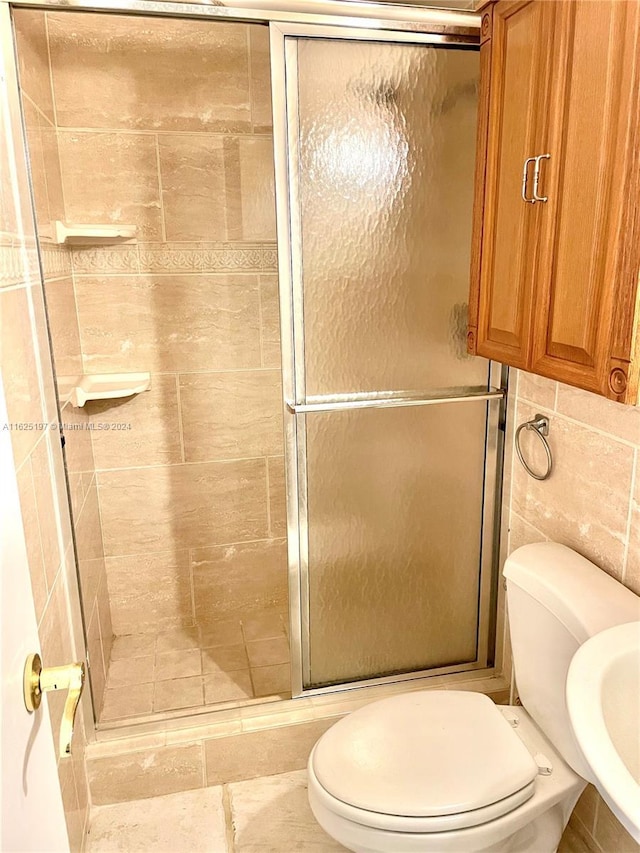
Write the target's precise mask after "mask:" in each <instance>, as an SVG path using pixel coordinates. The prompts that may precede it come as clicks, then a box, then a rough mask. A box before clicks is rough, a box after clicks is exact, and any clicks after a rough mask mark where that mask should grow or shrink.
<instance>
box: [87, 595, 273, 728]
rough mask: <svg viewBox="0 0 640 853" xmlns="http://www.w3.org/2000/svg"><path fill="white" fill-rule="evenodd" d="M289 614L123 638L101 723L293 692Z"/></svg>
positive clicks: (111, 671) (116, 642) (268, 613)
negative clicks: (287, 618) (288, 636)
mask: <svg viewBox="0 0 640 853" xmlns="http://www.w3.org/2000/svg"><path fill="white" fill-rule="evenodd" d="M285 620H286V614H284V613H282V612H280V611H274V610H269V611H264V612H261V613H256V614H253V615H251V616H249V617H246V618H244V619H242V620H233V619H232V620H226V621H223V622H217V623H215V624H211V625H202V626H199V627H195V628H176V629H174V630H172V631H164V632H161V633H158V634H132V635H128V636H124V637H116V638H115V640H114V642H113V650H112V653H111V663H110V666H109V675H108V678H107V688H106V691H105V700H104V707H103V709H102V714H101V715H100V721H101V722H113V721H116V720H128V719H130V718H131V717H140V716H149V715H153V714H160V713H162V714H164V713H166V712H168V711H175V710H181V709H194V708H198V707H206V706H208V705H215V704H218V703H221V702H242V701H243V700H247V699H253V698H257V697H263V696H265V697H266V696H282V697H285V698H286V697H287V696H290V674H289V672H290V654H289V641H288V638H287V623H286V621H285Z"/></svg>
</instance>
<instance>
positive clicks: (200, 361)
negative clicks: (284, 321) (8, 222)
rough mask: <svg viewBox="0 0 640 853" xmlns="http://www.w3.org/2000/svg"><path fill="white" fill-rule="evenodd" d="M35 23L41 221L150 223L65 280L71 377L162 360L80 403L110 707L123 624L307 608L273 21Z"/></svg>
mask: <svg viewBox="0 0 640 853" xmlns="http://www.w3.org/2000/svg"><path fill="white" fill-rule="evenodd" d="M18 37H19V51H20V57H21V65H22V77H23V78H24V80H25V91H26V95H25V111H26V118H27V124H28V129H29V144H30V149H31V151H32V154H31V156H32V160H34V184H35V187H36V196H37V200H38V219H39V227H40V232H41V235H45V236H46V232H47V227H48V223H49V222H50V221H51V220H53V219H56V218H58V219H63V220H65V221H66V222H67V223H74V222H75V223H78V222H86V223H95V224H98V223H106V224H109V223H123V224H131V225H135V226H136V227H137V233H138V241H137V243H135V244H120V245H109V246H103V247H101V248H98V247H87V248H74V249H72V250H69V251H68V252H66V253H65V252H61V251H58V253H57V254H59V255H61V256H62V255H63V256H64V263H65V266H64V269H63V270H62V271H61V273H60V276H59V277H57V278H56V280H55V281H54V280H53V279H52V280H51V281H48V282H47V301H48V309H49V314H50V321H51V326H52V337H53V341H54V352H55V359H56V367H57V372H58V375H59V376H62V377H64V378H65V379H66V378H70V377H73V376H74V375H77V374H78V373H85V374H92V373H107V372H109V373H116V372H131V371H149V372H150V373H151V375H152V381H151V390H150V391H148V392H145V393H143V394H140V395H139V396H137V397H133V398H129V399H126V400H119V401H110V402H104V403H92V404H87V406H86V407H85V408H84V409H73V408H71V407H70V406H69V404H67V405H66V406H65V408H64V409H63V421H65V422H66V421H69V422H70V426H69V430H68V432H67V456H68V461H69V467H70V470H71V491H72V498H73V503H74V514H75V522H76V532H77V536H78V550H79V558H80V564H81V574H82V581H83V600H84V602H85V609H86V610H87V613H88V614H90V619H89V628H90V630H89V634H90V636H89V653H90V657H91V660H92V664H93V669H94V681H95V682H96V684H95V688H96V694H97V696H98V702H97V705H98V708H97V710H98V713H99V712H100V706H101V704H102V696H103V694H104V685H105V679H106V677H107V675H108V667H109V657H110V642H111V636H112V634H115V635H116V636H118V637H130V636H131V635H133V634H137V635H139V634H141V633H145V632H147V633H160V632H169V631H172V630H175V629H184V630H185V631H189V630H190V629H192V628H193V627H194V626H195V627H201V626H202V627H203V629H205V630H209V628H211V627H212V624H211V623H213V624H214V625H215V623H217V622H218V621H223V622H225V621H226V622H227V623H228V624H231V622H232V621H233V620H234V619H236V620H237V619H239V617H240V616H241V615H242V616H247V615H249V616H251V615H252V614H264V613H265V612H267V613H268V612H270V611H277V612H279V613H281V612H284V611H285V610H286V606H287V604H286V601H287V599H286V596H287V591H286V547H285V513H284V463H283V445H282V420H281V380H280V347H279V316H278V293H277V275H276V271H277V268H276V262H277V257H276V247H275V202H274V187H273V154H272V135H271V103H270V74H269V39H268V29H267V28H266V27H261V26H258V25H254V26H246V25H243V24H234V23H229V24H227V23H219V22H214V23H211V24H209V23H205V22H202V21H199V22H198V21H180V20H170V19H156V18H150V19H142V18H134V17H125V16H118V15H100V14H85V13H71V12H56V13H47V14H46V15H44V14H43V13H40V12H33V11H30V10H29V11H27V10H20V12H19V13H18ZM43 128H44V130H43ZM45 131H46V139H47V142H46V145H45V144H44V143H43V142H42V141H41V138H42V137H43V136H44V133H45ZM51 131H52V132H51ZM41 150H42V154H41ZM47 156H48V157H49V161H48V162H47V163H46V164H44V165H43V166H42V167H40V165H39V164H40V160H42V159H43V158H44V157H47ZM37 158H38V164H37V167H36V164H35V161H36V159H37ZM48 182H49V183H52V184H54V187H53V189H54V192H55V197H56V198H58V196H59V199H60V201H59V203H58V204H57V205H56V206H55V207H52V205H51V203H50V202H48V198H49V196H50V195H52V193H51V191H49V190H48V186H47V183H48ZM47 193H49V195H48V194H47ZM62 384H64V385H65V386H66V385H68V384H69V383H67V382H64V383H62ZM62 384H61V387H62ZM87 423H88V424H89V425H90V426H91V427H92V430H91V431H89V430H86V429H83V427H85V426H87ZM109 620H110V621H109ZM229 642H231V641H229Z"/></svg>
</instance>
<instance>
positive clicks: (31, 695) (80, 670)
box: [24, 654, 84, 758]
mask: <svg viewBox="0 0 640 853" xmlns="http://www.w3.org/2000/svg"><path fill="white" fill-rule="evenodd" d="M83 686H84V663H72V664H69V665H68V666H50V667H47V668H46V669H43V667H42V660H41V659H40V655H38V654H35V655H29V657H28V658H27V660H26V663H25V665H24V704H25V705H26V706H27V711H29V713H32V712H33V711H36V710H37V709H38V708H39V707H40V703H41V702H42V694H43V693H46V692H47V691H49V690H68V691H69V692H68V693H67V701H66V702H65V703H64V711H63V713H62V722H61V724H60V749H59V755H60V758H65V757H66V756H67V755H70V754H71V738H72V737H73V725H74V723H75V719H76V711H77V710H78V704H79V702H80V696H81V695H82V688H83Z"/></svg>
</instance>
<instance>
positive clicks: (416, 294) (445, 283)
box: [271, 25, 503, 692]
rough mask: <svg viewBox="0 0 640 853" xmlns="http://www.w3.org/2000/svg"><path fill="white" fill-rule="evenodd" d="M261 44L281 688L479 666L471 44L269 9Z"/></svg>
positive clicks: (485, 570)
mask: <svg viewBox="0 0 640 853" xmlns="http://www.w3.org/2000/svg"><path fill="white" fill-rule="evenodd" d="M271 51H272V63H273V67H274V81H278V82H282V81H284V83H285V86H284V97H283V98H281V99H276V111H275V118H276V126H275V132H276V137H275V138H276V158H277V159H276V165H277V166H278V167H279V168H278V175H279V182H280V184H279V185H280V189H281V199H280V201H281V204H280V207H279V222H278V233H279V248H280V287H281V300H280V301H281V310H282V333H283V344H284V365H283V367H284V396H285V428H286V435H287V464H288V507H289V515H288V518H289V528H288V530H289V571H290V597H291V601H292V603H293V604H294V605H295V617H294V619H293V621H292V625H293V626H295V627H294V629H295V628H298V629H299V634H296V635H295V636H296V640H297V642H296V643H295V644H294V649H293V651H294V670H293V677H294V691H295V692H300V691H301V690H303V689H307V688H314V687H320V686H326V685H340V684H344V683H349V682H356V681H358V680H371V679H375V678H378V677H384V676H390V675H395V676H398V675H399V674H402V673H405V674H407V673H409V674H410V677H415V673H416V672H417V671H426V670H430V671H432V672H434V671H438V672H446V671H452V670H453V669H460V668H473V667H486V666H487V663H488V661H489V659H490V655H491V644H492V631H493V629H492V624H491V617H492V602H491V587H492V579H491V577H492V568H493V561H494V557H495V552H494V542H493V540H494V518H493V513H494V507H495V498H496V483H497V480H496V476H497V473H498V467H497V461H498V456H499V454H498V453H497V442H498V421H499V417H500V407H501V405H502V400H503V394H502V391H501V390H499V389H497V388H495V386H496V385H499V384H500V383H499V379H498V377H497V373H498V368H497V366H493V368H491V365H489V364H488V363H487V362H485V361H483V360H482V359H476V358H470V357H468V356H467V355H466V348H465V336H466V298H467V290H468V270H469V266H470V257H469V246H470V239H471V234H470V231H471V207H472V201H473V174H474V151H475V134H476V112H477V103H476V84H477V79H478V72H479V61H478V60H479V54H478V52H477V50H476V49H474V48H473V47H471V48H470V47H469V46H468V45H464V44H452V43H451V40H450V39H439V38H438V37H435V38H434V37H433V36H423V37H422V38H416V37H415V36H412V37H409V38H406V39H405V40H404V41H400V40H399V38H398V36H397V34H386V35H385V36H381V34H380V33H379V32H377V31H369V32H367V31H359V32H358V33H353V32H345V31H344V30H338V29H335V28H334V29H332V28H316V29H315V30H313V29H309V28H301V27H296V26H289V27H286V26H280V27H278V26H276V25H272V34H271ZM274 91H275V89H274ZM285 185H286V192H285ZM492 370H493V374H494V375H493V377H492V375H491V373H492ZM492 389H493V390H492Z"/></svg>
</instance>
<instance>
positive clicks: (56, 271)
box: [40, 243, 72, 281]
mask: <svg viewBox="0 0 640 853" xmlns="http://www.w3.org/2000/svg"><path fill="white" fill-rule="evenodd" d="M40 257H41V258H42V271H43V273H44V280H45V281H47V279H51V278H61V277H62V276H69V275H71V270H72V266H71V252H70V251H69V249H67V248H66V247H65V246H57V245H53V244H51V243H42V244H41V246H40Z"/></svg>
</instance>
